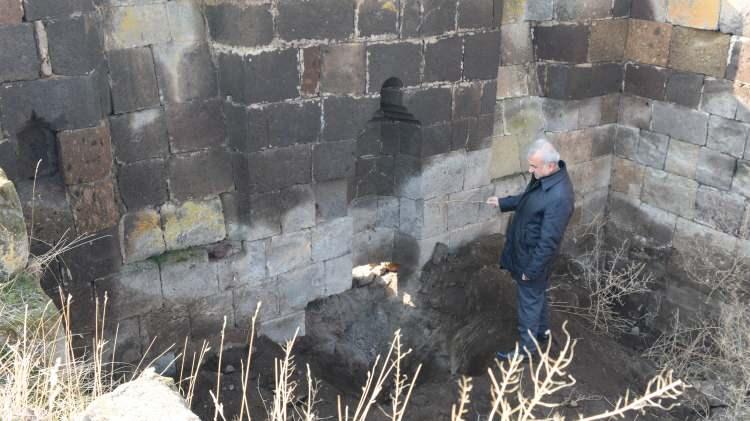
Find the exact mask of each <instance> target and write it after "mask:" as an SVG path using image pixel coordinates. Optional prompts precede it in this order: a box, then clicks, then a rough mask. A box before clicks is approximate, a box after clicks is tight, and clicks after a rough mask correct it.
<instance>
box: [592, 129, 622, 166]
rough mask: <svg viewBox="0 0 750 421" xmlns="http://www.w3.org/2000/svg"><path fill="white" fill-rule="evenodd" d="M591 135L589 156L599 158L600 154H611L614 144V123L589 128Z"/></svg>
mask: <svg viewBox="0 0 750 421" xmlns="http://www.w3.org/2000/svg"><path fill="white" fill-rule="evenodd" d="M590 131H591V136H592V137H593V139H592V140H591V143H592V144H591V157H592V158H599V157H601V156H606V155H612V152H614V146H615V136H616V134H615V132H616V131H617V127H616V126H615V125H614V124H610V125H607V126H599V127H594V128H592V129H590Z"/></svg>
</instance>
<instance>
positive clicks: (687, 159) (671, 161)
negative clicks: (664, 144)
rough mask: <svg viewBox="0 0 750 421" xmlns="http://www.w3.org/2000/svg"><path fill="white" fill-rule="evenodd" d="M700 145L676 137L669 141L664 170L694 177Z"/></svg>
mask: <svg viewBox="0 0 750 421" xmlns="http://www.w3.org/2000/svg"><path fill="white" fill-rule="evenodd" d="M700 149H701V148H700V146H698V145H693V144H692V143H688V142H682V141H679V140H677V139H671V140H670V141H669V152H667V162H666V165H665V170H666V171H668V172H671V173H672V174H677V175H680V176H683V177H687V178H695V169H696V167H697V165H698V153H699V152H700Z"/></svg>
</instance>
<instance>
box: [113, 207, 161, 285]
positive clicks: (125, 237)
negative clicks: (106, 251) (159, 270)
mask: <svg viewBox="0 0 750 421" xmlns="http://www.w3.org/2000/svg"><path fill="white" fill-rule="evenodd" d="M120 243H121V244H120V247H121V249H122V257H123V260H124V261H125V263H132V262H137V261H140V260H145V259H148V258H149V257H151V256H158V255H160V254H162V253H164V251H165V250H166V246H165V244H164V234H163V233H162V231H161V221H160V218H159V213H158V212H156V211H155V210H152V209H144V210H142V211H138V212H133V213H127V214H125V215H123V217H122V219H121V220H120ZM157 276H158V275H157Z"/></svg>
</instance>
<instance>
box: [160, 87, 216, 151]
mask: <svg viewBox="0 0 750 421" xmlns="http://www.w3.org/2000/svg"><path fill="white" fill-rule="evenodd" d="M167 131H168V133H169V145H170V148H169V149H170V151H171V152H172V153H176V152H190V151H197V150H201V149H207V148H211V147H216V146H221V145H222V144H223V143H224V139H225V137H226V135H225V132H224V117H223V116H222V113H221V102H220V101H219V100H210V101H192V102H187V103H183V104H174V105H170V106H168V107H167Z"/></svg>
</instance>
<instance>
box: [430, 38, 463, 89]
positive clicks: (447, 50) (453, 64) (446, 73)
mask: <svg viewBox="0 0 750 421" xmlns="http://www.w3.org/2000/svg"><path fill="white" fill-rule="evenodd" d="M461 51H462V42H461V38H459V37H450V38H443V39H440V40H437V41H431V42H426V44H425V68H424V79H425V81H426V82H436V81H457V80H459V79H461Z"/></svg>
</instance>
